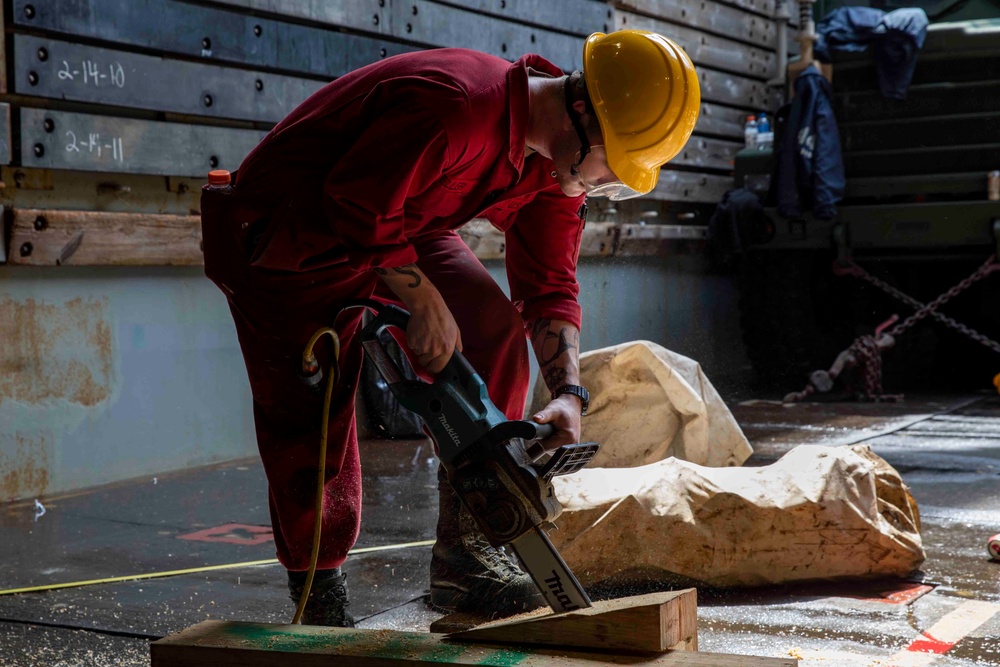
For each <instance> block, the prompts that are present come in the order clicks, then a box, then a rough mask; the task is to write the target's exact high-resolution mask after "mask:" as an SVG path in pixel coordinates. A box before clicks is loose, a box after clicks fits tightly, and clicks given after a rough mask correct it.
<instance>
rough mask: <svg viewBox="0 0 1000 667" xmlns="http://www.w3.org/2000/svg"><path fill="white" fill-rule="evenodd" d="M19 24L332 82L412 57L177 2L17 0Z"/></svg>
mask: <svg viewBox="0 0 1000 667" xmlns="http://www.w3.org/2000/svg"><path fill="white" fill-rule="evenodd" d="M13 17H14V24H15V25H16V26H18V27H23V28H30V29H32V30H46V31H51V32H57V33H60V34H65V35H78V36H83V37H86V38H88V39H98V40H103V41H107V42H113V43H115V44H117V45H129V46H138V47H142V48H148V49H155V50H158V51H165V52H169V53H177V54H181V55H187V56H194V57H199V58H204V59H207V60H209V61H226V62H229V63H236V64H238V65H241V66H250V67H268V68H275V69H281V70H287V71H292V72H301V73H307V74H312V75H315V76H319V77H323V78H324V79H330V78H333V77H336V76H340V75H342V74H345V73H347V72H349V71H351V70H354V69H357V68H358V67H361V66H362V65H367V64H369V63H373V62H377V61H378V60H380V59H382V58H384V57H387V56H390V55H395V54H397V53H405V52H408V51H413V50H414V49H413V48H412V47H408V46H405V45H401V44H395V43H392V42H388V41H385V40H378V39H372V38H369V37H362V36H359V35H351V34H347V33H343V32H339V31H336V30H328V29H323V28H314V27H309V26H303V25H299V24H294V23H286V22H283V21H275V20H271V19H264V18H260V17H255V16H248V15H244V14H239V13H236V12H232V11H227V10H224V9H214V8H208V7H201V6H198V5H190V4H187V3H180V2H172V1H170V0H129V2H121V1H120V0H74V1H72V2H71V1H69V0H56V1H54V2H51V3H48V4H43V3H38V2H29V1H28V0H15V7H14V12H13Z"/></svg>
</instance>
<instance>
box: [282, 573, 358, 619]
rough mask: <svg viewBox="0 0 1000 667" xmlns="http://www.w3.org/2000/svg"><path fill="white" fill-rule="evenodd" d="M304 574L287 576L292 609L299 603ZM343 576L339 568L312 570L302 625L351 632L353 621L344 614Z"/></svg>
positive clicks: (345, 594) (345, 611)
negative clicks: (312, 574) (293, 604)
mask: <svg viewBox="0 0 1000 667" xmlns="http://www.w3.org/2000/svg"><path fill="white" fill-rule="evenodd" d="M308 575H309V573H308V572H291V571H290V572H289V573H288V592H289V596H288V597H290V598H292V602H294V603H295V608H296V609H298V604H299V600H301V599H302V589H304V588H305V585H306V577H307V576H308ZM348 604H349V603H348V599H347V575H346V574H343V573H341V571H340V568H339V567H337V568H334V569H332V570H316V576H315V577H314V578H313V583H312V590H311V591H310V592H309V601H308V602H306V608H305V609H304V610H303V611H302V623H303V625H326V626H330V627H336V628H353V627H354V617H353V616H351V614H350V612H348V611H347V605H348Z"/></svg>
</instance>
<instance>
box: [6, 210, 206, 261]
mask: <svg viewBox="0 0 1000 667" xmlns="http://www.w3.org/2000/svg"><path fill="white" fill-rule="evenodd" d="M10 247H11V252H10V257H9V261H10V263H11V264H31V265H36V266H39V265H40V266H53V265H63V264H66V265H71V264H73V265H82V266H102V265H103V266H107V265H116V266H165V265H178V266H189V265H198V264H202V263H203V261H204V260H203V258H202V253H201V218H200V217H199V216H196V215H156V214H150V213H106V212H102V211H52V210H39V209H18V210H16V211H15V212H14V224H13V229H12V231H11V245H10Z"/></svg>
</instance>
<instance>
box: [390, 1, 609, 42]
mask: <svg viewBox="0 0 1000 667" xmlns="http://www.w3.org/2000/svg"><path fill="white" fill-rule="evenodd" d="M395 2H396V4H403V5H406V4H409V3H407V2H406V1H405V0H403V1H402V2H401V1H400V0H395ZM432 2H435V3H438V4H444V5H449V4H450V5H454V6H456V7H461V8H462V9H467V10H469V11H474V12H478V13H480V14H487V15H490V16H494V17H497V18H500V19H504V20H508V21H521V22H524V23H529V24H531V25H536V26H541V27H545V28H548V29H550V30H559V31H562V32H569V33H573V34H575V35H580V36H583V37H586V36H587V35H589V34H591V33H593V32H608V31H610V30H613V29H614V25H615V22H614V8H613V7H611V5H609V4H607V3H605V2H599V1H598V0H432ZM581 48H582V46H581Z"/></svg>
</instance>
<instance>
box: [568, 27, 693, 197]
mask: <svg viewBox="0 0 1000 667" xmlns="http://www.w3.org/2000/svg"><path fill="white" fill-rule="evenodd" d="M583 77H584V80H585V81H586V84H587V92H588V94H589V95H590V101H591V103H592V104H593V107H594V112H595V113H596V114H597V119H598V121H599V122H600V125H601V133H602V134H603V136H604V145H605V150H606V152H607V155H608V166H609V167H611V171H613V172H614V173H615V176H617V177H618V178H619V179H621V182H622V183H623V184H624V185H625V186H626V189H630V190H631V191H633V192H632V193H631V194H630V195H619V196H616V197H613V198H614V199H625V198H627V197H628V196H633V197H634V196H638V195H642V194H646V193H647V192H649V191H651V190H652V189H653V188H654V187H656V182H657V181H658V180H659V178H660V167H661V166H662V165H664V164H666V163H667V162H669V161H670V160H671V159H672V158H673V157H674V156H675V155H677V154H678V153H680V151H681V149H682V148H684V144H686V143H687V141H688V139H689V138H690V137H691V132H693V131H694V125H695V123H696V122H697V121H698V112H699V110H700V108H701V87H700V86H699V85H698V75H697V73H696V72H695V70H694V64H693V63H692V62H691V59H690V58H689V57H688V55H687V54H686V53H684V50H683V49H681V47H679V46H678V45H677V44H675V43H674V42H673V41H671V40H669V39H667V38H666V37H664V36H662V35H658V34H656V33H653V32H648V31H646V30H619V31H617V32H613V33H611V34H609V35H605V34H604V33H600V32H595V33H594V34H593V35H591V36H590V37H588V38H587V41H586V42H585V43H584V45H583Z"/></svg>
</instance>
